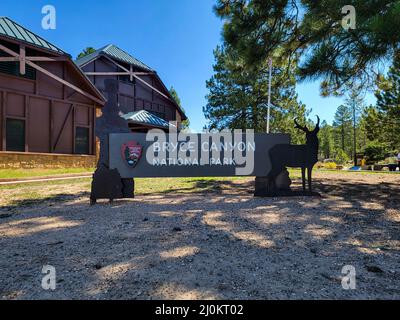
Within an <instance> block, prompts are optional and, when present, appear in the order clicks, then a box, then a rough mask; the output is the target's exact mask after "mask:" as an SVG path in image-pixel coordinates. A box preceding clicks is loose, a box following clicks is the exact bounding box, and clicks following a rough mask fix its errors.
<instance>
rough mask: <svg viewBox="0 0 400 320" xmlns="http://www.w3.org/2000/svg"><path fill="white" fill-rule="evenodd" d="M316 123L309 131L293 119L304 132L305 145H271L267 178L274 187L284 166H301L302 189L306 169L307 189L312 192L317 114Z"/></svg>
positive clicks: (315, 158)
mask: <svg viewBox="0 0 400 320" xmlns="http://www.w3.org/2000/svg"><path fill="white" fill-rule="evenodd" d="M317 119H318V121H317V125H316V127H315V129H314V130H312V131H310V130H309V129H308V128H307V126H301V125H300V124H299V123H298V122H297V119H295V120H294V123H295V128H296V129H299V130H302V131H304V132H305V134H306V144H305V145H292V144H278V145H275V146H274V147H272V148H271V149H270V151H269V156H270V159H271V165H272V168H271V172H270V174H269V176H268V177H269V178H270V181H271V183H272V184H273V188H274V189H276V187H275V179H276V177H277V176H278V175H279V174H280V173H281V172H282V171H283V170H285V168H286V167H290V168H301V178H302V182H303V191H306V169H307V175H308V179H307V180H308V191H309V192H310V193H311V192H312V180H311V176H312V169H313V167H314V165H315V164H316V163H317V161H318V148H319V141H318V132H319V122H320V120H319V117H318V116H317Z"/></svg>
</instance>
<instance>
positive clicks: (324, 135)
mask: <svg viewBox="0 0 400 320" xmlns="http://www.w3.org/2000/svg"><path fill="white" fill-rule="evenodd" d="M318 137H319V145H320V148H319V153H320V154H319V157H320V158H324V159H330V158H331V157H332V156H333V150H334V136H333V128H332V126H330V125H329V124H328V123H327V122H326V121H325V120H324V121H322V123H321V127H320V130H319V134H318Z"/></svg>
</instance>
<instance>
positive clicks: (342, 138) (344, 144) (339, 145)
mask: <svg viewBox="0 0 400 320" xmlns="http://www.w3.org/2000/svg"><path fill="white" fill-rule="evenodd" d="M333 127H334V137H335V149H341V150H343V151H344V152H345V153H346V154H347V155H348V156H350V155H351V153H352V152H351V151H352V148H351V128H352V124H351V111H350V109H349V107H348V106H346V105H340V106H339V107H338V108H337V110H336V113H335V117H334V121H333Z"/></svg>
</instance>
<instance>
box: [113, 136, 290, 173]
mask: <svg viewBox="0 0 400 320" xmlns="http://www.w3.org/2000/svg"><path fill="white" fill-rule="evenodd" d="M289 143H290V136H289V135H287V134H264V133H258V134H254V133H253V132H252V131H251V130H247V131H245V132H242V131H241V130H235V131H233V132H231V131H221V132H205V133H198V134H194V133H184V132H180V133H177V132H170V133H165V132H163V131H162V130H151V131H149V132H148V133H115V134H114V133H112V134H110V135H109V163H110V169H117V170H118V172H119V174H120V175H121V177H122V178H136V177H138V178H139V177H207V176H208V177H210V176H215V177H218V176H260V177H266V176H268V174H269V172H270V170H271V161H270V157H269V153H268V152H269V150H270V149H271V148H272V147H273V146H275V145H278V144H285V145H286V144H289Z"/></svg>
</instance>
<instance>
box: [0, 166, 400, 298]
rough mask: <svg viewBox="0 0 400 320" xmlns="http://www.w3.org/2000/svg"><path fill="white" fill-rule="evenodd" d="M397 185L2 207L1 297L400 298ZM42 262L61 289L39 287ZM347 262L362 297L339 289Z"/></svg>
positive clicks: (246, 188) (376, 182)
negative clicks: (290, 194)
mask: <svg viewBox="0 0 400 320" xmlns="http://www.w3.org/2000/svg"><path fill="white" fill-rule="evenodd" d="M399 178H400V177H398V176H397V175H387V174H386V175H385V174H374V175H364V174H360V175H358V174H338V173H335V174H331V173H329V174H328V173H317V176H316V187H317V189H318V191H320V192H321V193H322V195H323V196H322V197H321V198H291V199H289V198H281V199H263V198H254V197H253V196H252V194H251V193H252V190H253V182H252V181H250V180H248V181H244V182H243V181H242V182H240V181H238V182H227V181H224V182H222V183H221V184H220V185H218V186H216V188H214V189H213V190H215V191H213V192H204V193H193V194H181V193H179V192H177V193H174V192H170V193H165V194H157V195H152V196H139V197H137V198H136V199H134V200H131V201H120V202H115V203H114V204H112V205H109V204H105V203H103V204H99V205H97V206H94V207H89V206H88V199H87V193H85V192H81V193H79V194H78V195H77V196H71V195H68V196H65V197H58V198H56V199H52V200H51V199H50V200H49V201H48V202H46V203H39V204H33V205H26V206H23V207H19V208H13V209H12V210H11V211H10V208H8V209H7V210H0V213H1V214H2V218H1V219H0V257H1V258H0V270H1V274H0V297H1V298H3V299H42V298H44V299H66V298H73V299H78V298H81V299H150V298H151V299H283V298H289V299H316V298H322V299H326V298H333V299H337V298H345V299H347V298H349V299H355V298H364V299H371V298H382V299H400V268H399V267H400V251H399V250H400V227H399V225H400V186H399ZM296 183H297V185H298V181H296ZM75 191H76V192H78V188H77V190H75ZM7 214H8V215H7ZM43 265H52V266H54V267H55V268H56V272H57V274H56V279H57V289H56V290H55V291H45V290H43V289H42V287H41V279H42V276H43V275H42V274H41V270H42V267H43ZM345 265H352V266H354V267H355V269H356V289H355V290H343V289H342V286H341V276H342V275H341V270H342V267H343V266H345Z"/></svg>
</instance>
